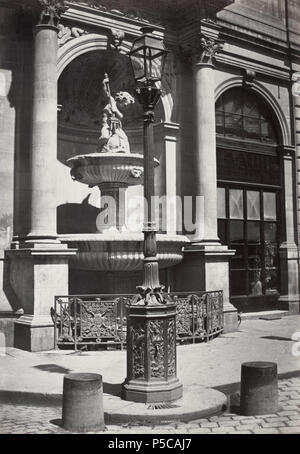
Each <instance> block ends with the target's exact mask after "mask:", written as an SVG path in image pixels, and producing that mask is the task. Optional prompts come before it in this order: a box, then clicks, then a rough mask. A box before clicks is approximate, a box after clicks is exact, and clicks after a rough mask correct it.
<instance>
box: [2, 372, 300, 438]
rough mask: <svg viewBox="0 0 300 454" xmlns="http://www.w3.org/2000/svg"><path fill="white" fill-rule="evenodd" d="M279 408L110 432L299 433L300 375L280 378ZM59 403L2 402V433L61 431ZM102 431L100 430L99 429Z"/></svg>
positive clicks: (111, 430) (115, 428) (113, 428)
mask: <svg viewBox="0 0 300 454" xmlns="http://www.w3.org/2000/svg"><path fill="white" fill-rule="evenodd" d="M279 401H280V408H279V411H278V412H277V413H275V414H270V415H263V416H251V417H249V416H247V417H246V416H239V415H237V414H234V413H226V414H223V415H221V416H212V417H210V418H206V419H204V418H203V419H199V420H196V421H190V422H188V423H181V422H174V423H168V424H165V425H160V426H137V425H125V424H124V425H118V426H117V425H114V426H112V425H109V426H107V430H106V432H105V433H111V434H115V435H116V434H118V433H120V434H141V433H147V434H148V433H149V434H158V433H166V434H172V433H174V434H188V433H190V434H211V433H216V434H224V433H225V434H226V433H227V434H300V377H299V378H290V379H286V380H280V381H279ZM60 418H61V409H60V408H59V407H32V406H22V405H8V404H7V405H6V404H5V405H1V407H0V434H62V433H69V432H66V431H65V430H63V429H62V428H61V427H60ZM99 433H101V432H99Z"/></svg>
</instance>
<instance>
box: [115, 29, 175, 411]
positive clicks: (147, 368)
mask: <svg viewBox="0 0 300 454" xmlns="http://www.w3.org/2000/svg"><path fill="white" fill-rule="evenodd" d="M141 31H142V36H141V37H139V38H137V39H136V40H135V41H134V43H133V46H132V50H131V52H130V53H129V55H130V58H131V63H132V67H133V72H134V77H135V80H136V82H137V84H138V87H137V89H136V95H137V99H138V101H139V102H140V104H141V105H142V107H143V111H144V200H145V210H144V281H143V284H142V285H140V286H138V287H137V295H136V297H135V298H134V299H133V301H132V303H131V305H130V306H129V312H128V318H127V324H128V326H127V378H126V380H125V382H124V384H123V397H124V398H125V399H126V400H131V401H136V402H145V403H154V402H170V401H174V400H177V399H179V398H180V397H182V384H181V383H180V381H179V380H178V378H177V375H176V306H175V304H174V303H173V302H172V301H171V299H170V298H169V297H168V296H167V295H166V294H164V293H163V289H164V287H163V285H161V284H160V282H159V267H158V259H157V245H156V224H155V206H154V203H153V196H154V139H153V123H154V108H155V105H156V104H157V102H158V101H159V98H160V95H161V91H160V89H159V88H158V87H157V86H156V82H158V81H159V80H160V79H161V74H162V70H163V63H164V59H165V57H166V54H167V51H166V49H165V47H164V44H163V42H162V41H161V39H160V38H157V37H156V36H154V35H152V34H151V32H152V29H150V28H149V27H144V28H142V30H141Z"/></svg>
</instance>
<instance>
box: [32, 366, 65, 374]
mask: <svg viewBox="0 0 300 454" xmlns="http://www.w3.org/2000/svg"><path fill="white" fill-rule="evenodd" d="M33 367H34V368H35V369H39V370H42V371H44V372H52V373H55V374H69V373H70V372H72V371H71V369H66V368H65V367H61V366H58V365H57V364H39V365H37V366H33Z"/></svg>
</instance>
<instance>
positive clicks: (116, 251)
mask: <svg viewBox="0 0 300 454" xmlns="http://www.w3.org/2000/svg"><path fill="white" fill-rule="evenodd" d="M143 239H144V236H143V234H142V233H115V234H114V233H111V232H110V233H95V234H74V235H72V234H70V235H60V240H61V242H62V243H65V244H68V246H69V247H70V248H76V249H78V252H77V254H76V256H74V257H71V258H70V261H69V265H70V268H72V269H82V270H93V271H96V270H98V271H136V270H141V269H142V268H143V258H144V254H143ZM186 243H189V240H188V238H187V237H186V236H184V235H175V234H174V235H170V234H157V251H158V264H159V268H169V267H171V266H174V265H177V264H178V263H180V262H181V260H182V259H183V246H184V244H186Z"/></svg>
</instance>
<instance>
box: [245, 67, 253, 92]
mask: <svg viewBox="0 0 300 454" xmlns="http://www.w3.org/2000/svg"><path fill="white" fill-rule="evenodd" d="M255 77H256V72H255V71H253V70H251V69H244V74H243V86H244V88H252V87H253V81H254V79H255Z"/></svg>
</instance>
